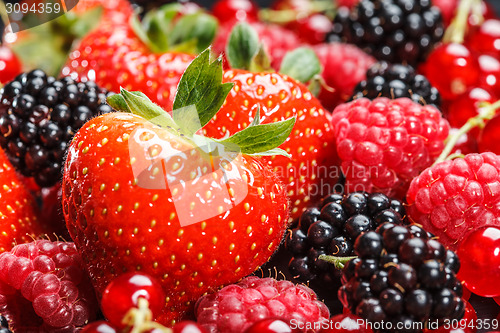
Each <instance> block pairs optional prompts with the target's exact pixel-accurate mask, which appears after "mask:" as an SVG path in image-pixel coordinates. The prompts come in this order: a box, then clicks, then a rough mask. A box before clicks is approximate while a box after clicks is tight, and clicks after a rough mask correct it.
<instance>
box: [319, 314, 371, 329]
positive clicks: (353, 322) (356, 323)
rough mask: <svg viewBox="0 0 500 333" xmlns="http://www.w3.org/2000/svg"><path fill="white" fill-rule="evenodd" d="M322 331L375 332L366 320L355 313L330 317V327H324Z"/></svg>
mask: <svg viewBox="0 0 500 333" xmlns="http://www.w3.org/2000/svg"><path fill="white" fill-rule="evenodd" d="M320 332H321V333H333V332H335V333H346V332H356V333H373V331H372V329H371V328H369V327H366V325H365V321H364V320H363V319H361V318H360V317H358V316H355V315H353V314H339V315H336V316H333V317H332V318H330V323H329V328H328V329H323V330H321V331H320Z"/></svg>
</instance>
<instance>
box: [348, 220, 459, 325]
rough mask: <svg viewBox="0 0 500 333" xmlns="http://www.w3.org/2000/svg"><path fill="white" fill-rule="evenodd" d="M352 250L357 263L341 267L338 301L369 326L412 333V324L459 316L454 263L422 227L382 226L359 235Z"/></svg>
mask: <svg viewBox="0 0 500 333" xmlns="http://www.w3.org/2000/svg"><path fill="white" fill-rule="evenodd" d="M354 251H355V253H356V255H358V258H357V259H353V260H351V261H350V262H348V263H347V264H346V266H345V268H344V271H343V274H342V281H343V283H344V285H343V286H342V287H341V289H339V298H340V300H341V302H342V303H343V305H344V306H345V307H346V308H347V309H349V310H350V311H351V312H352V313H355V314H356V315H358V316H360V317H362V318H364V319H366V320H368V321H370V322H379V323H381V322H382V321H384V322H386V323H389V324H392V325H394V326H392V329H391V327H389V326H386V327H385V329H382V331H383V330H387V331H396V330H395V328H396V327H397V324H398V323H404V327H405V330H398V332H413V331H414V330H415V329H416V327H417V326H415V325H414V323H415V322H422V323H424V322H426V321H429V320H433V321H436V320H442V319H445V318H447V319H457V320H460V319H461V318H462V317H463V316H464V313H465V305H464V302H463V301H462V299H461V297H462V284H461V282H460V280H458V279H457V277H456V273H457V272H458V270H459V268H460V262H459V259H458V257H457V255H456V254H455V253H454V252H453V251H450V250H446V248H445V247H444V246H443V245H442V244H441V243H439V242H438V241H436V240H434V239H433V238H432V235H430V234H429V233H427V232H426V231H425V230H423V229H422V228H420V227H418V226H416V225H412V226H397V225H395V224H393V223H384V224H382V225H380V226H379V227H378V228H377V231H369V232H366V233H364V234H362V235H361V236H360V237H359V238H358V239H357V240H356V243H355V244H354ZM423 327H424V326H423V325H422V326H421V327H420V330H422V329H423Z"/></svg>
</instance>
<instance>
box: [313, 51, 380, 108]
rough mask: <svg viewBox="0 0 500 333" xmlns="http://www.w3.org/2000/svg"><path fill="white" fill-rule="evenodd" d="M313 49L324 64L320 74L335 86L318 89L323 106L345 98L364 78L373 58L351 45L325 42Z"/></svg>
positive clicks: (341, 101) (349, 95) (330, 84)
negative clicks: (329, 88) (330, 89)
mask: <svg viewBox="0 0 500 333" xmlns="http://www.w3.org/2000/svg"><path fill="white" fill-rule="evenodd" d="M312 48H313V50H314V52H316V55H317V56H318V58H319V61H320V62H321V65H322V66H323V73H321V76H322V77H323V79H324V80H325V83H326V84H327V85H328V86H330V87H331V88H333V89H334V91H328V90H327V89H325V88H323V89H321V91H320V94H319V96H318V99H319V100H320V102H321V104H322V105H323V106H324V107H325V108H327V109H328V110H333V109H334V108H335V107H336V106H337V105H339V104H340V103H344V102H345V101H347V100H348V99H349V98H350V97H351V96H352V92H353V90H354V88H355V87H356V85H357V84H358V83H360V82H361V81H363V80H365V79H366V71H367V70H368V69H369V68H370V67H371V66H372V65H373V64H374V63H375V58H373V57H372V56H370V55H368V54H367V53H365V52H364V51H363V50H361V49H360V48H358V47H357V46H355V45H352V44H344V43H328V44H326V43H325V44H318V45H314V46H313V47H312Z"/></svg>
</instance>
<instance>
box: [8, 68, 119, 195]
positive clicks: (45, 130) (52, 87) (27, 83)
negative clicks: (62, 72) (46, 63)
mask: <svg viewBox="0 0 500 333" xmlns="http://www.w3.org/2000/svg"><path fill="white" fill-rule="evenodd" d="M0 94H1V97H0V99H1V104H0V132H1V133H2V135H0V145H1V147H2V148H3V149H4V150H5V153H6V154H7V156H8V157H9V159H10V161H11V162H12V165H13V166H14V167H15V168H16V170H17V171H18V172H20V173H21V174H22V175H24V176H26V177H33V178H34V180H35V181H36V183H37V184H38V185H39V186H40V187H51V186H53V185H55V184H56V183H58V182H59V181H60V180H61V170H62V165H63V161H64V157H65V154H66V149H67V148H68V145H69V143H70V141H71V139H72V138H73V135H74V134H75V133H76V132H77V131H78V130H79V129H80V127H82V125H83V124H84V123H85V122H86V121H88V120H90V119H91V118H93V117H95V116H97V115H100V114H104V113H109V112H111V111H112V109H111V107H110V106H109V105H108V104H106V98H107V97H108V96H109V93H108V91H106V90H104V89H101V88H99V87H98V86H97V85H96V84H95V83H93V82H87V83H77V82H75V81H73V80H72V79H70V78H62V79H60V80H56V79H55V78H53V77H51V76H47V75H46V74H45V73H44V72H43V71H41V70H33V71H31V72H29V73H23V74H21V75H19V76H18V77H16V79H15V80H14V81H11V82H9V83H8V84H7V85H5V87H3V89H2V90H1V91H0Z"/></svg>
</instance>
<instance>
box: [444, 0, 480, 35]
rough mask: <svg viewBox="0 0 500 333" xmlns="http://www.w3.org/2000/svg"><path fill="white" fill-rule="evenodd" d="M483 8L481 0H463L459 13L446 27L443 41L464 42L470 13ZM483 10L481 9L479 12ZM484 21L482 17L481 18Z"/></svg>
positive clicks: (459, 6)
mask: <svg viewBox="0 0 500 333" xmlns="http://www.w3.org/2000/svg"><path fill="white" fill-rule="evenodd" d="M477 8H481V0H461V1H460V4H459V5H458V10H457V14H456V15H455V17H454V18H453V21H452V22H451V24H450V26H449V27H448V28H447V29H446V32H445V35H444V38H443V42H444V43H457V44H463V43H464V37H465V31H466V30H467V24H468V22H469V14H470V13H476V12H478V10H477ZM480 12H481V10H479V13H480ZM479 20H480V21H482V17H480V18H479Z"/></svg>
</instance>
